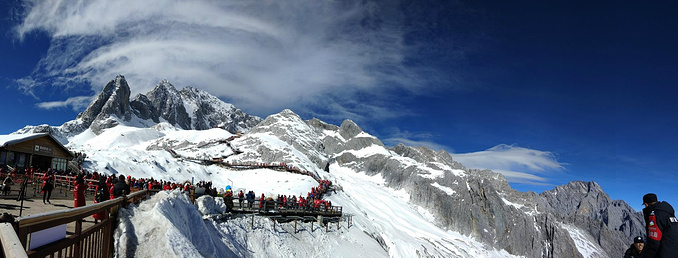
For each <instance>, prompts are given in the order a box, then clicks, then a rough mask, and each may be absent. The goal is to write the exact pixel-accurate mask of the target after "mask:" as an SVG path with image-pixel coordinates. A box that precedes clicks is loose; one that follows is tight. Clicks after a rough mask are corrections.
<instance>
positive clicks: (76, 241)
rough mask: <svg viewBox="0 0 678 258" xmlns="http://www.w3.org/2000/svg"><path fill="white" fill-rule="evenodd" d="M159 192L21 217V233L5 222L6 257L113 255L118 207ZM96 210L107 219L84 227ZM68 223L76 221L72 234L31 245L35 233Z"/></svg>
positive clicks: (1, 237) (0, 236) (0, 229)
mask: <svg viewBox="0 0 678 258" xmlns="http://www.w3.org/2000/svg"><path fill="white" fill-rule="evenodd" d="M156 192H158V191H154V190H141V191H137V192H134V193H132V194H130V195H127V196H122V197H118V198H116V199H113V200H108V201H105V202H101V203H97V204H94V205H89V206H84V207H78V208H74V209H70V210H64V211H56V212H48V213H43V214H36V215H30V216H25V217H20V218H19V220H18V222H17V223H16V225H15V227H16V228H14V230H15V231H16V232H17V233H18V234H15V235H14V236H12V234H10V233H11V232H7V231H8V229H7V227H8V226H7V225H10V224H9V223H2V224H0V225H1V226H0V241H1V242H2V247H3V248H2V249H3V252H4V256H5V257H46V256H50V257H76V258H77V257H110V256H111V254H112V251H113V229H114V223H115V217H116V216H117V212H118V210H119V208H121V207H123V208H124V207H126V206H127V205H128V204H129V203H138V202H140V201H141V200H142V199H146V198H148V196H150V195H151V194H154V193H156ZM109 212H110V215H109ZM96 213H103V214H104V219H103V220H102V221H101V222H99V223H97V224H95V225H94V226H92V227H89V228H87V229H84V230H83V227H82V222H83V219H84V218H86V217H89V216H92V215H93V214H96ZM111 215H112V216H113V217H111ZM69 223H75V230H74V232H69V233H70V234H67V235H66V237H65V238H63V239H61V240H57V241H55V242H51V243H49V244H48V245H44V246H40V247H37V248H32V247H31V246H30V243H31V240H30V238H31V237H33V236H32V234H34V233H36V232H38V231H41V230H45V229H50V228H54V227H57V226H62V225H65V224H69ZM9 227H11V226H9ZM18 250H21V252H22V253H23V255H21V254H18V253H17V252H19V251H18ZM17 255H19V256H17Z"/></svg>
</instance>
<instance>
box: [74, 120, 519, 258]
mask: <svg viewBox="0 0 678 258" xmlns="http://www.w3.org/2000/svg"><path fill="white" fill-rule="evenodd" d="M231 136H232V135H231V134H229V133H228V132H226V131H224V130H221V129H213V130H206V131H191V130H177V129H175V128H174V127H172V126H167V125H164V126H163V125H162V124H161V125H160V126H156V127H153V128H136V127H128V126H122V125H121V126H116V127H114V128H109V129H107V130H105V131H104V132H103V133H102V134H100V135H98V136H97V135H95V134H93V133H91V132H88V131H86V132H84V133H82V134H80V135H78V136H76V137H73V138H72V139H70V141H69V147H71V148H73V149H74V150H75V151H82V152H85V153H87V155H88V158H87V159H86V161H87V162H86V163H85V168H86V169H87V170H90V171H99V172H103V173H106V174H111V173H114V174H117V173H121V174H125V175H131V176H133V177H153V178H156V179H163V180H172V181H177V182H180V181H184V180H191V178H193V180H195V181H198V180H210V181H213V182H214V184H215V185H216V186H217V187H219V188H223V187H225V186H226V185H231V186H232V187H233V188H234V189H235V190H236V191H238V190H240V189H243V190H245V191H249V190H253V191H255V193H257V194H259V193H265V194H266V195H267V196H269V195H277V194H284V195H300V194H303V195H305V194H306V193H307V192H308V191H310V189H311V187H314V186H317V182H316V181H315V180H313V179H312V178H311V177H309V176H304V175H299V174H294V173H287V172H280V171H273V170H268V169H254V170H243V171H235V170H229V169H226V168H223V167H219V166H205V165H202V164H198V163H196V162H193V161H190V160H187V159H177V158H173V157H172V156H171V154H170V153H169V152H167V151H165V150H164V148H173V149H174V150H175V151H176V152H177V153H180V154H181V155H184V156H186V157H199V158H205V159H209V158H210V157H215V156H224V155H229V154H233V153H232V150H231V149H230V148H228V146H226V145H225V144H223V143H218V142H219V141H222V140H224V139H227V138H229V137H231ZM253 137H256V141H255V140H253V139H252V138H253ZM248 142H249V143H252V142H256V143H262V145H261V146H265V147H267V148H271V149H278V150H285V151H286V152H287V153H288V154H287V155H289V157H288V158H293V160H294V161H295V162H297V163H303V162H310V161H309V160H308V157H306V156H305V155H303V154H301V153H300V152H299V151H298V150H295V147H294V146H291V145H289V144H287V143H285V142H283V141H280V140H279V139H277V138H276V137H275V136H272V135H269V134H264V133H257V134H256V135H254V134H253V135H248V136H247V137H243V138H242V139H236V140H233V141H232V143H233V145H234V147H235V148H245V149H243V151H244V152H246V153H245V154H242V155H247V152H250V154H251V155H254V154H253V153H254V151H253V150H252V149H251V148H253V147H255V146H256V145H249V144H248ZM238 144H241V145H238ZM241 146H243V147H241ZM370 148H371V149H374V147H373V146H372V147H368V149H370ZM371 149H370V150H371ZM356 152H360V153H362V152H364V153H367V152H368V150H358V151H356ZM379 153H382V154H388V153H386V152H384V151H383V148H382V150H380V151H379ZM232 157H233V158H231V159H232V160H233V161H257V160H256V159H244V158H242V157H238V155H234V156H232ZM306 167H314V168H316V169H317V166H315V165H312V164H311V165H308V164H307V165H306ZM331 171H333V173H332V174H330V173H326V172H323V171H315V172H316V173H318V174H319V175H320V176H321V177H323V178H327V179H330V180H332V181H333V182H335V183H336V184H338V185H340V186H341V187H342V188H343V191H338V192H337V193H336V194H330V196H329V197H328V199H329V200H331V201H332V203H333V204H334V205H340V206H343V207H344V213H345V214H347V215H349V216H352V221H353V225H352V226H351V227H350V228H348V227H347V226H348V225H347V221H342V223H341V224H340V228H339V229H337V228H336V224H331V225H330V226H329V227H328V229H329V232H325V231H324V230H318V228H317V227H318V224H317V223H315V225H314V226H315V227H316V228H315V230H311V224H310V223H301V222H300V223H299V225H298V229H299V232H297V234H294V232H293V231H294V225H293V223H286V224H278V225H277V227H276V229H275V230H274V229H273V221H271V220H270V219H266V218H263V217H256V218H255V219H254V222H255V225H254V229H251V228H250V227H251V225H250V223H251V218H249V217H240V218H232V219H229V220H217V221H212V220H209V219H205V220H204V219H203V214H202V213H200V212H199V211H198V209H196V207H195V206H194V205H193V204H191V203H190V200H189V199H188V198H187V197H186V196H185V195H183V194H181V193H180V192H178V191H177V192H169V193H167V192H163V193H159V194H157V195H156V196H154V197H153V198H152V199H151V200H148V201H145V202H143V203H141V204H140V205H139V206H138V207H137V206H131V207H129V208H127V209H125V210H123V212H122V213H121V224H120V226H119V228H118V230H117V231H116V250H117V255H118V256H119V257H130V256H135V257H150V256H153V257H354V256H364V255H368V256H370V257H387V256H390V257H418V256H439V257H510V256H511V255H510V254H508V253H507V252H506V251H502V250H493V249H492V248H490V247H487V246H485V245H483V244H482V243H480V242H478V241H475V240H474V239H472V238H470V237H468V236H463V235H460V234H458V233H456V232H453V231H447V230H445V229H441V228H438V227H436V226H435V225H434V223H433V219H434V217H433V216H432V215H431V213H430V212H427V211H426V210H425V209H423V208H421V207H416V206H412V205H410V204H408V202H407V201H408V198H409V196H407V194H405V193H404V191H398V190H394V189H390V188H387V187H384V182H383V179H382V178H380V176H373V177H370V176H366V175H365V174H363V173H358V172H356V171H353V170H351V169H348V168H344V167H340V166H338V165H332V168H331ZM218 201H219V200H217V202H218ZM222 205H223V204H222ZM217 206H218V204H215V205H213V206H212V207H211V208H210V209H209V210H212V211H213V212H220V211H223V209H221V210H220V209H215V208H214V207H217ZM203 212H205V210H203ZM149 221H152V222H153V223H148V222H149Z"/></svg>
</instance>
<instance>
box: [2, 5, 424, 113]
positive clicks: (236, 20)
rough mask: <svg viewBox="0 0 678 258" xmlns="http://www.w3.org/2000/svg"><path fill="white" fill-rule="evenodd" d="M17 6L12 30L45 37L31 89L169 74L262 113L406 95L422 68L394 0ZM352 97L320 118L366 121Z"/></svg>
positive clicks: (142, 81) (137, 86)
mask: <svg viewBox="0 0 678 258" xmlns="http://www.w3.org/2000/svg"><path fill="white" fill-rule="evenodd" d="M24 5H25V10H26V13H25V14H24V15H23V16H22V17H23V19H22V20H21V23H20V24H19V25H18V26H17V27H15V35H16V37H17V38H18V39H21V40H23V39H24V38H26V37H27V36H28V35H30V34H31V33H34V32H36V31H43V32H46V33H47V34H48V35H49V36H50V37H51V46H50V49H49V51H48V53H47V55H46V56H45V57H44V58H43V59H42V60H41V61H40V63H39V64H38V65H37V67H36V69H35V72H34V73H33V74H32V75H31V76H30V77H26V78H24V79H19V80H17V83H18V84H21V85H22V87H24V88H25V89H27V90H28V91H30V88H31V87H41V82H43V81H46V80H49V81H50V85H53V86H57V87H59V86H61V87H72V85H74V84H75V83H77V82H80V83H88V84H89V85H91V88H92V90H93V91H94V92H98V91H100V90H101V88H102V87H103V85H104V84H105V83H106V82H107V81H109V80H111V79H112V78H114V77H115V75H117V74H123V75H125V77H126V78H127V80H128V82H129V84H130V86H131V87H132V93H133V94H135V93H145V92H146V91H148V90H150V89H151V88H152V87H153V86H154V85H155V84H156V83H157V82H158V81H159V80H161V79H168V80H170V81H171V82H172V83H173V84H175V85H177V86H180V87H181V86H185V85H193V86H196V87H198V88H201V89H204V90H206V91H208V92H210V93H212V94H214V95H217V96H220V97H225V98H226V99H227V100H229V101H230V102H232V103H234V104H236V105H237V106H239V107H242V108H244V109H246V110H251V112H260V113H267V112H271V111H278V110H281V109H282V108H287V107H304V106H307V107H308V106H311V107H312V108H313V109H315V110H317V108H318V107H323V106H324V103H323V101H317V100H316V101H312V100H313V99H317V98H322V97H323V96H328V95H329V96H336V93H337V92H341V94H342V95H344V96H354V95H355V94H359V93H361V92H369V91H373V90H378V89H380V88H384V87H396V88H400V89H402V90H405V91H412V92H413V91H416V89H418V88H419V87H421V86H422V81H424V78H422V77H421V75H420V74H421V73H420V72H421V70H419V71H417V68H416V67H414V66H413V65H408V66H407V67H406V66H405V65H404V63H405V61H404V60H405V58H406V57H405V55H406V52H407V51H408V47H407V46H405V44H404V35H405V34H406V31H405V30H406V29H407V28H406V27H407V26H404V25H403V24H402V21H403V12H402V10H401V9H400V6H399V5H398V4H397V2H390V1H374V2H373V1H313V0H308V1H293V2H290V1H207V0H200V1H164V0H163V1H161V0H148V1H138V0H120V1H108V0H92V1H66V0H55V1H39V0H28V1H25V2H24ZM409 50H411V49H409ZM427 80H430V78H427ZM52 82H54V83H52ZM42 86H44V85H42ZM347 99H350V98H343V99H334V100H333V101H334V102H332V103H331V104H333V105H338V106H341V108H332V109H326V110H325V112H324V113H323V114H324V115H346V114H354V115H357V116H372V114H373V113H372V112H370V110H369V109H368V110H365V109H364V106H351V104H350V103H348V104H346V103H345V102H343V101H344V100H347ZM300 103H301V104H300ZM368 107H372V108H375V109H377V111H380V112H382V113H388V112H386V111H387V109H383V108H382V107H380V106H374V105H372V106H370V105H368ZM390 114H391V116H393V115H397V114H398V112H393V111H391V112H390Z"/></svg>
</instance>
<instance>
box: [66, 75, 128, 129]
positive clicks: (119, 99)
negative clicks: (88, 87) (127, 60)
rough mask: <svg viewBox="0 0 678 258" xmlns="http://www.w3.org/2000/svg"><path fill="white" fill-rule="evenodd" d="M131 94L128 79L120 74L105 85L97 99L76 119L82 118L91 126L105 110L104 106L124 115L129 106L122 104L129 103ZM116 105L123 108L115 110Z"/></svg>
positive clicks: (109, 110)
mask: <svg viewBox="0 0 678 258" xmlns="http://www.w3.org/2000/svg"><path fill="white" fill-rule="evenodd" d="M129 94H130V89H129V85H128V84H127V80H125V77H124V76H122V75H118V76H116V77H115V79H113V80H111V81H110V82H108V83H107V84H106V85H105V86H104V89H103V90H102V91H101V93H99V95H98V96H97V97H96V99H94V100H93V101H92V102H91V103H90V104H89V105H88V106H87V108H86V109H85V111H84V112H82V113H80V114H79V115H78V117H77V118H76V119H82V121H83V122H84V124H85V125H86V126H89V125H90V124H91V123H92V122H93V121H94V120H95V119H96V118H97V117H98V116H99V115H100V114H101V113H102V111H104V107H105V111H106V112H112V114H120V115H121V116H122V117H124V114H122V113H123V112H124V111H125V110H129V106H127V107H121V106H125V105H126V104H129ZM116 107H118V108H121V110H115V108H116Z"/></svg>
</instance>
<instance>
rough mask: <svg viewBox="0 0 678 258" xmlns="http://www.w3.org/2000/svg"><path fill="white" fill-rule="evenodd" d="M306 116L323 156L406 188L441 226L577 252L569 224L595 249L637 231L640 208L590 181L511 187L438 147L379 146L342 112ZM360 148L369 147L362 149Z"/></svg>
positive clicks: (507, 243) (618, 250)
mask: <svg viewBox="0 0 678 258" xmlns="http://www.w3.org/2000/svg"><path fill="white" fill-rule="evenodd" d="M307 124H309V125H310V126H312V127H313V128H315V130H316V133H317V134H319V135H321V137H323V143H324V146H325V154H326V155H327V156H328V158H329V160H330V161H332V162H336V163H338V164H339V165H341V166H347V167H350V168H352V169H354V170H355V171H361V172H365V173H366V174H368V175H377V174H380V175H381V176H382V177H383V178H384V180H385V181H386V183H387V185H388V186H389V187H391V188H393V189H404V190H405V191H407V193H408V194H409V195H410V203H412V204H415V205H418V206H421V207H424V208H426V209H427V210H428V211H430V212H432V213H433V214H434V215H435V218H436V223H437V224H438V225H439V226H440V227H443V228H447V229H450V230H453V231H458V232H460V233H461V234H468V235H472V236H474V237H476V238H478V239H480V240H482V241H484V242H486V243H487V244H488V245H490V246H492V247H494V248H499V249H505V250H506V251H508V252H510V253H512V254H515V255H524V256H527V257H582V254H581V253H580V252H579V249H578V246H577V243H576V242H575V240H574V239H573V236H572V232H571V230H572V228H578V230H581V231H583V232H584V233H583V234H586V235H590V236H591V238H592V239H594V241H595V242H594V243H593V244H594V245H596V248H597V251H599V252H598V253H594V255H598V256H600V257H617V256H622V255H623V252H624V251H625V249H626V248H628V246H629V244H630V240H631V239H632V237H633V236H636V235H642V230H643V222H642V216H641V214H640V212H635V211H634V210H633V209H632V208H631V207H630V206H629V205H628V204H626V203H625V202H624V201H612V200H610V199H609V196H607V194H605V193H604V192H603V191H602V189H600V186H598V185H597V184H596V183H595V182H588V183H584V182H572V183H570V184H568V185H566V186H559V187H556V189H553V190H551V191H546V192H544V193H542V194H540V195H538V194H536V193H534V192H518V191H516V190H514V189H512V188H511V187H510V186H509V184H508V182H507V181H506V179H505V178H504V176H503V175H501V174H499V173H495V172H492V171H489V170H469V169H466V168H465V167H464V166H463V165H462V164H461V163H458V162H456V161H454V160H453V158H452V156H451V155H450V154H449V153H447V152H446V151H444V150H441V151H438V152H435V151H433V150H430V149H428V148H425V147H416V148H415V147H408V146H405V145H402V144H399V145H397V146H395V147H393V148H390V149H388V150H385V149H383V150H382V151H378V149H379V148H376V147H374V146H381V147H383V144H381V141H379V139H377V138H376V137H372V136H370V135H369V134H367V133H364V132H363V131H362V130H361V129H360V127H358V126H357V125H356V124H355V123H353V122H351V121H349V120H347V121H344V123H342V125H341V126H340V127H336V126H333V125H329V124H326V123H324V122H322V121H320V120H318V119H312V120H309V121H307ZM365 148H373V149H374V150H373V151H371V153H370V154H362V153H364V150H365ZM358 150H363V151H358ZM375 150H376V151H375ZM577 241H581V240H577Z"/></svg>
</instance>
